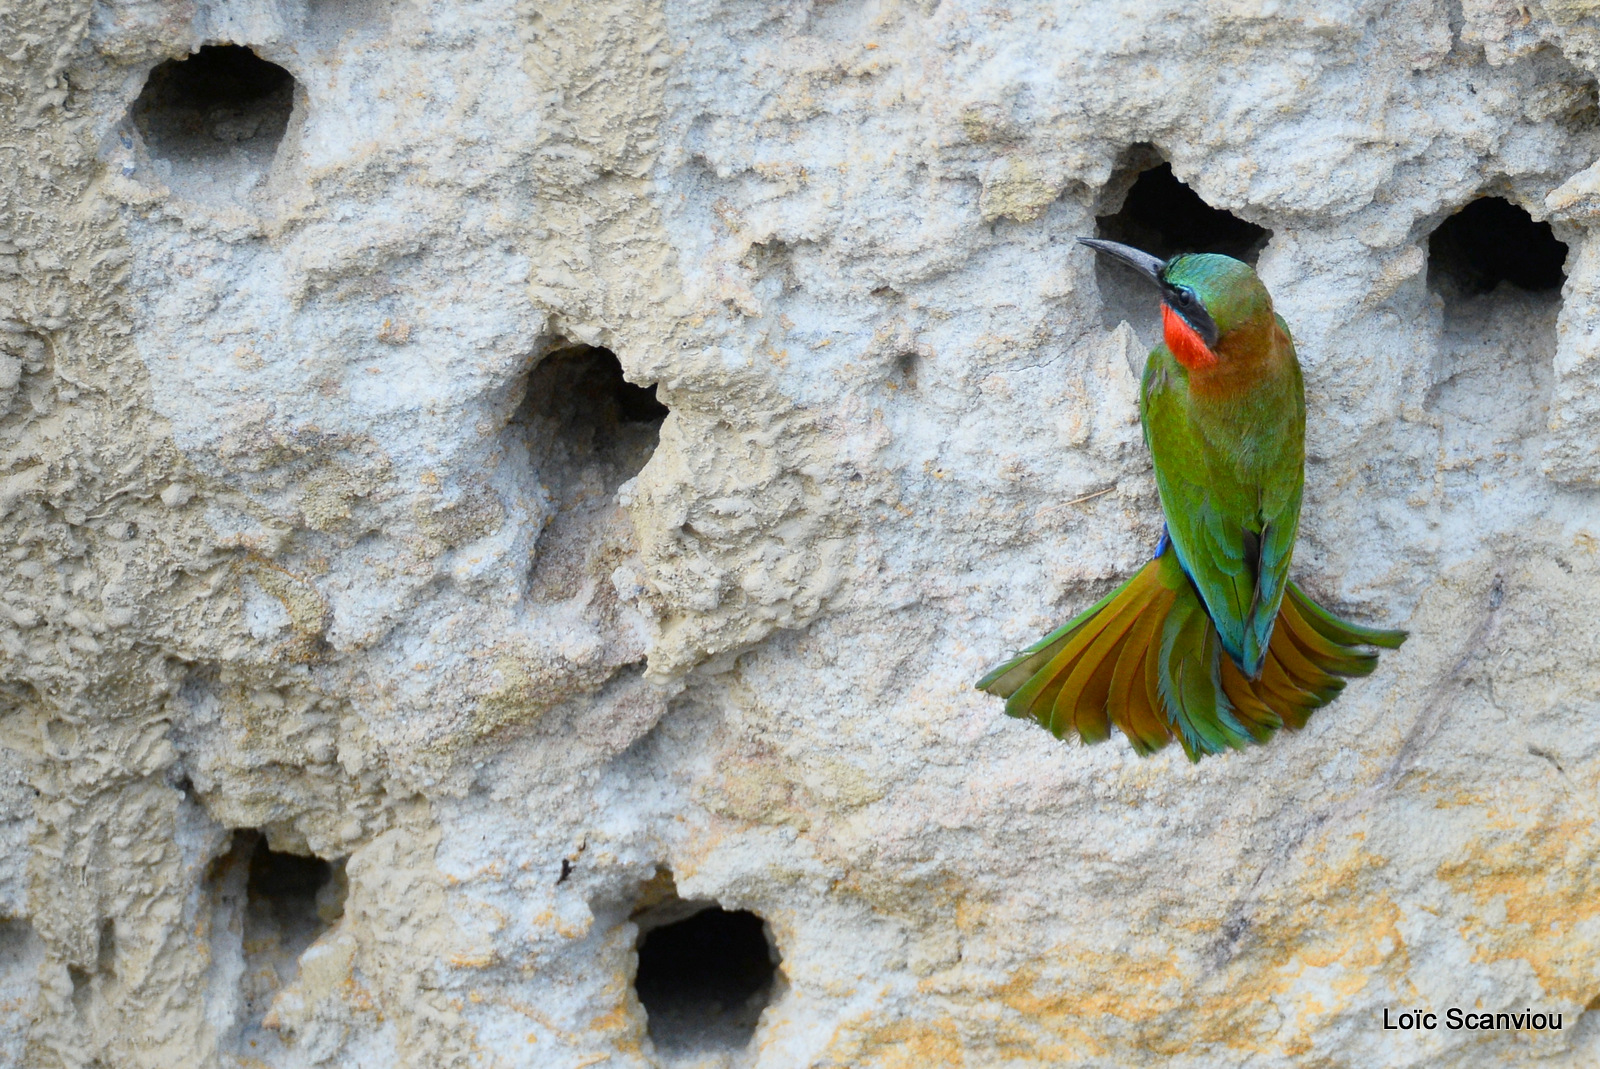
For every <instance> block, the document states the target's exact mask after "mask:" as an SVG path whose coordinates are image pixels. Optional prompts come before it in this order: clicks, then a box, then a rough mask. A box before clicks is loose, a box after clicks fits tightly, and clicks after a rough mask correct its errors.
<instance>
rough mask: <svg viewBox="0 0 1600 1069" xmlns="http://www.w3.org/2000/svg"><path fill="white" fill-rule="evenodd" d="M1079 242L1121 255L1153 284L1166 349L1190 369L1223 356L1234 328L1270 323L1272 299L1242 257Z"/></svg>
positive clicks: (1090, 240)
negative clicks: (1164, 254)
mask: <svg viewBox="0 0 1600 1069" xmlns="http://www.w3.org/2000/svg"><path fill="white" fill-rule="evenodd" d="M1078 241H1079V242H1081V243H1082V244H1084V245H1087V246H1089V247H1090V248H1091V249H1094V250H1095V251H1096V252H1103V253H1105V254H1106V255H1108V256H1112V257H1115V258H1116V259H1118V260H1121V261H1122V262H1123V263H1125V264H1127V265H1128V266H1130V267H1132V268H1133V269H1134V270H1135V271H1138V272H1139V274H1140V275H1142V276H1144V277H1145V278H1146V279H1148V280H1149V281H1150V282H1152V283H1153V284H1154V285H1155V287H1156V289H1157V290H1159V291H1160V293H1161V326H1162V333H1163V334H1164V335H1165V340H1166V343H1167V348H1169V349H1171V350H1172V355H1173V356H1175V357H1177V359H1178V361H1179V362H1180V363H1182V364H1183V366H1184V367H1186V368H1188V369H1189V370H1190V371H1199V370H1203V369H1205V368H1210V367H1215V366H1216V365H1217V364H1218V363H1219V362H1220V361H1221V360H1223V359H1225V354H1226V351H1227V345H1226V342H1227V339H1228V337H1229V335H1230V334H1231V333H1233V332H1234V331H1236V330H1240V329H1241V328H1248V327H1254V326H1257V325H1260V324H1262V323H1266V324H1270V323H1271V322H1272V298H1271V297H1269V296H1268V295H1267V288H1266V287H1265V286H1263V285H1262V284H1261V279H1259V278H1257V277H1256V273H1255V272H1254V271H1253V270H1251V268H1250V265H1249V264H1247V263H1244V262H1243V261H1242V260H1235V259H1234V258H1233V257H1231V256H1222V255H1219V254H1217V253H1209V252H1203V253H1185V254H1183V255H1179V256H1174V257H1173V258H1172V259H1170V260H1161V259H1159V258H1157V257H1155V256H1151V255H1150V254H1149V253H1147V252H1141V251H1139V250H1138V249H1135V248H1133V247H1131V246H1128V245H1122V244H1119V243H1117V242H1115V241H1103V240H1101V239H1100V238H1079V239H1078Z"/></svg>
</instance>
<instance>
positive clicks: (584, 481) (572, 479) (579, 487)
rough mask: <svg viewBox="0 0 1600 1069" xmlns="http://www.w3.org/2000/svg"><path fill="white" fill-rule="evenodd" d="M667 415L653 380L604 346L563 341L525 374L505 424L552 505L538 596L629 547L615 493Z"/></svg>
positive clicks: (548, 595) (555, 593)
mask: <svg viewBox="0 0 1600 1069" xmlns="http://www.w3.org/2000/svg"><path fill="white" fill-rule="evenodd" d="M666 417H667V407H666V406H665V405H663V404H662V403H661V402H660V401H658V400H656V391H655V387H654V386H639V385H636V384H634V383H631V382H629V381H628V380H627V379H626V378H625V377H624V376H623V373H622V364H621V363H620V362H619V361H618V360H617V357H616V354H615V353H613V352H612V351H611V350H609V349H602V348H599V347H596V346H591V345H562V346H559V347H557V348H555V349H553V350H551V351H550V352H549V353H547V354H546V355H545V356H544V358H543V359H541V360H540V361H539V363H538V364H537V365H536V366H535V367H534V369H533V370H532V371H531V372H530V373H529V375H528V386H527V392H526V394H525V395H524V397H523V400H522V404H521V406H520V407H519V408H518V410H517V413H516V415H515V416H514V417H513V418H512V420H511V428H510V431H511V433H513V434H519V435H521V436H523V438H524V440H525V441H526V443H527V447H528V455H529V459H530V460H531V461H532V464H533V469H534V471H536V472H537V473H538V478H539V481H540V483H542V484H543V485H544V487H545V490H546V491H547V492H548V493H549V495H550V499H551V502H550V503H551V505H552V506H553V507H554V510H555V512H554V516H553V517H552V518H551V520H550V523H549V525H548V526H547V527H546V528H545V530H544V531H543V532H542V533H541V535H540V537H539V542H538V547H537V556H536V558H535V563H534V571H533V583H532V590H531V593H532V595H533V596H534V597H535V598H536V599H537V600H540V601H560V600H566V599H569V598H571V597H574V596H576V595H577V594H578V593H579V591H580V589H581V588H582V587H584V586H585V585H586V584H587V583H589V581H590V580H592V579H593V578H594V577H596V576H601V575H604V576H609V575H610V574H611V571H612V569H614V568H616V567H617V566H618V564H620V563H621V562H622V561H623V560H624V559H625V558H627V557H629V556H631V555H633V554H634V553H635V552H636V548H635V545H634V535H633V528H632V525H631V524H630V523H629V522H628V521H627V518H626V516H625V515H623V514H622V511H621V509H620V508H619V507H618V506H617V501H616V497H617V491H618V489H619V488H621V486H622V484H623V483H625V482H627V481H628V480H629V479H631V478H633V477H634V476H635V475H637V474H639V471H640V469H642V468H643V467H644V466H645V463H646V462H647V461H649V459H650V456H651V454H652V453H654V452H655V448H656V444H657V443H658V441H659V440H660V437H661V424H662V422H663V421H664V420H665V419H666Z"/></svg>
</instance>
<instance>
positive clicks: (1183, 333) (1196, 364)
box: [1161, 303, 1217, 371]
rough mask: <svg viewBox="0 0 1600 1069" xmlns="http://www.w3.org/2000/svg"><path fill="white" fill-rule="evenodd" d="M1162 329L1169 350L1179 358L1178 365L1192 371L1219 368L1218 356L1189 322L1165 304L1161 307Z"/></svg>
mask: <svg viewBox="0 0 1600 1069" xmlns="http://www.w3.org/2000/svg"><path fill="white" fill-rule="evenodd" d="M1161 329H1162V333H1164V334H1165V335H1166V342H1167V348H1168V349H1171V350H1172V355H1173V356H1175V357H1177V358H1178V363H1180V364H1182V365H1183V366H1184V367H1186V368H1188V369H1189V370H1190V371H1202V370H1204V369H1205V368H1208V367H1216V366H1217V354H1216V353H1214V352H1212V351H1211V350H1210V348H1208V347H1207V346H1206V343H1205V340H1204V339H1203V338H1201V337H1200V335H1198V334H1196V333H1195V329H1194V328H1193V327H1191V326H1190V325H1189V323H1188V321H1187V320H1185V319H1184V318H1183V317H1182V316H1181V315H1179V314H1178V313H1177V312H1174V311H1173V310H1172V306H1171V305H1168V304H1165V303H1163V304H1162V305H1161Z"/></svg>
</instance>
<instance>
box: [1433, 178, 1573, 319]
mask: <svg viewBox="0 0 1600 1069" xmlns="http://www.w3.org/2000/svg"><path fill="white" fill-rule="evenodd" d="M1566 262H1567V246H1566V243H1565V242H1561V241H1558V240H1556V236H1555V233H1554V232H1553V231H1552V230H1551V229H1550V224H1549V223H1547V222H1540V223H1536V222H1534V220H1533V217H1532V216H1531V215H1529V214H1528V213H1527V211H1526V210H1525V209H1523V208H1519V207H1518V206H1517V205H1515V204H1512V203H1511V202H1510V201H1508V200H1506V199H1505V198H1504V197H1480V198H1478V199H1477V200H1475V201H1473V202H1472V203H1471V204H1468V205H1467V206H1466V207H1465V208H1462V209H1461V210H1460V211H1459V212H1456V214H1454V215H1452V216H1451V217H1450V218H1448V219H1446V220H1445V221H1444V222H1443V223H1441V224H1440V225H1439V228H1438V229H1437V230H1435V231H1434V232H1433V233H1432V234H1431V235H1430V236H1429V237H1428V285H1429V287H1430V288H1432V289H1433V290H1434V292H1436V293H1439V294H1440V295H1442V296H1444V297H1445V298H1446V299H1447V301H1448V300H1449V299H1451V298H1460V297H1476V296H1480V295H1482V294H1485V293H1492V292H1494V291H1495V289H1497V288H1498V287H1499V286H1500V284H1501V283H1502V282H1504V283H1507V284H1509V285H1511V286H1512V287H1514V288H1516V289H1519V290H1522V291H1523V292H1524V293H1553V292H1558V291H1559V290H1560V289H1561V286H1562V284H1563V283H1564V282H1565V281H1566V272H1565V267H1566Z"/></svg>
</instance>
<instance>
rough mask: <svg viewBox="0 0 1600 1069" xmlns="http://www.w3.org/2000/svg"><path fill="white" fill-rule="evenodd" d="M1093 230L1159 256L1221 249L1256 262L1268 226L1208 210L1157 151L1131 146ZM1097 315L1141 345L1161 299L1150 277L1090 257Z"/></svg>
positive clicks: (1150, 340) (1150, 339) (1149, 342)
mask: <svg viewBox="0 0 1600 1069" xmlns="http://www.w3.org/2000/svg"><path fill="white" fill-rule="evenodd" d="M1101 203H1102V208H1103V209H1104V210H1105V211H1106V214H1103V215H1097V216H1096V217H1095V236H1096V237H1101V238H1106V239H1109V240H1111V241H1120V242H1122V243H1123V244H1124V245H1132V246H1133V247H1134V248H1137V249H1143V250H1144V251H1145V252H1148V253H1150V254H1151V255H1152V256H1159V257H1161V258H1162V259H1163V260H1165V259H1168V258H1170V257H1172V256H1176V255H1177V254H1178V253H1182V252H1220V253H1223V254H1224V255H1227V256H1232V257H1234V258H1236V259H1239V260H1243V261H1245V262H1246V263H1250V264H1254V263H1255V262H1256V260H1257V258H1258V257H1259V256H1260V255H1261V250H1262V249H1263V248H1265V247H1266V244H1267V242H1268V241H1270V240H1271V238H1272V231H1270V230H1268V229H1266V228H1265V227H1261V226H1257V225H1256V224H1254V223H1252V222H1249V221H1247V220H1244V219H1240V218H1239V217H1238V216H1236V215H1234V214H1233V213H1231V212H1228V211H1224V210H1223V209H1221V208H1213V207H1212V206H1211V205H1209V204H1207V203H1206V202H1205V201H1204V200H1202V199H1201V198H1200V195H1199V194H1198V193H1196V192H1195V191H1194V190H1192V189H1190V188H1189V187H1188V186H1186V185H1184V184H1183V183H1182V182H1181V181H1179V180H1178V177H1177V175H1175V174H1173V173H1172V164H1170V163H1167V162H1166V161H1165V160H1163V159H1162V158H1161V156H1160V153H1159V152H1157V151H1156V149H1155V148H1154V147H1152V146H1149V145H1140V146H1136V147H1135V148H1133V149H1131V150H1130V151H1129V152H1128V154H1127V155H1126V156H1125V157H1124V159H1123V162H1122V164H1121V165H1120V166H1119V167H1118V168H1117V170H1116V171H1115V173H1114V174H1113V175H1112V178H1111V181H1110V182H1109V183H1108V184H1107V186H1106V189H1105V193H1104V195H1103V197H1102V202H1101ZM1095 279H1096V281H1097V283H1098V285H1099V288H1100V295H1101V315H1102V318H1103V321H1104V323H1105V326H1106V328H1107V329H1115V327H1116V326H1117V324H1118V323H1121V322H1124V321H1126V322H1127V323H1129V324H1130V325H1131V326H1132V327H1133V329H1134V331H1135V332H1137V333H1138V335H1139V337H1140V340H1141V341H1144V342H1145V343H1146V346H1147V347H1148V346H1153V345H1154V344H1155V340H1156V337H1157V335H1158V333H1159V330H1158V323H1159V318H1158V316H1157V314H1156V313H1157V309H1158V308H1159V298H1157V296H1156V293H1155V291H1154V289H1153V288H1152V287H1151V286H1150V284H1149V283H1148V282H1146V281H1145V280H1144V279H1142V278H1140V277H1139V276H1138V275H1137V274H1136V273H1135V272H1134V271H1133V270H1132V269H1131V268H1128V267H1126V266H1124V265H1122V264H1120V263H1117V262H1116V261H1114V260H1112V259H1111V258H1110V257H1107V256H1096V257H1095Z"/></svg>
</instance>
